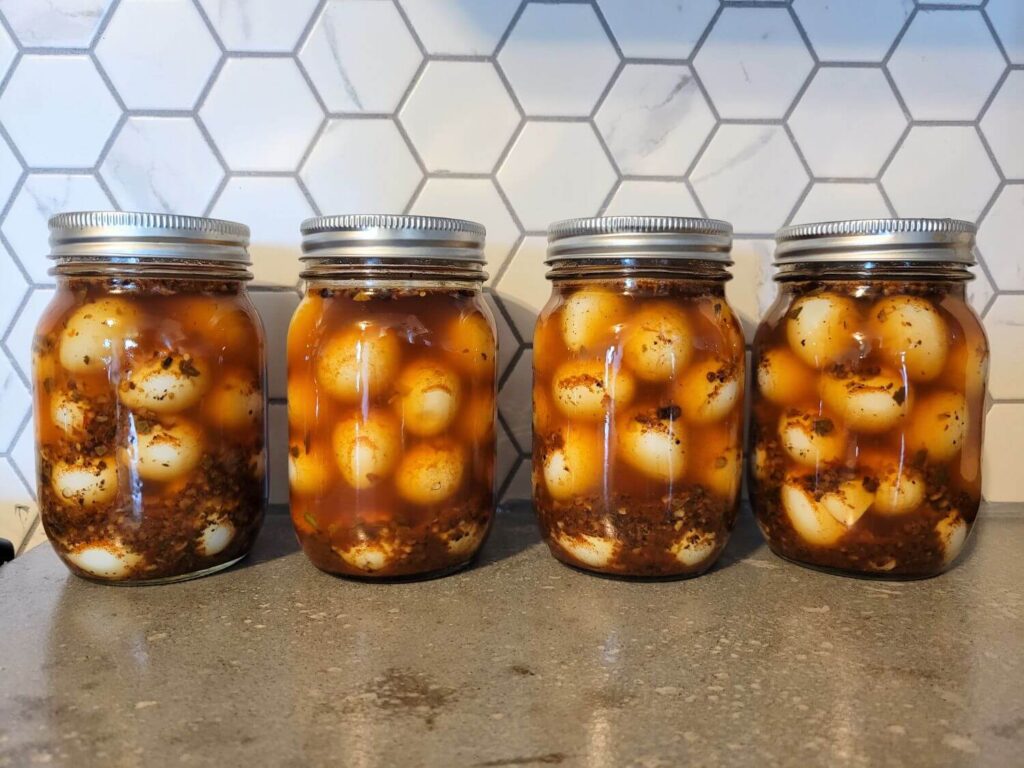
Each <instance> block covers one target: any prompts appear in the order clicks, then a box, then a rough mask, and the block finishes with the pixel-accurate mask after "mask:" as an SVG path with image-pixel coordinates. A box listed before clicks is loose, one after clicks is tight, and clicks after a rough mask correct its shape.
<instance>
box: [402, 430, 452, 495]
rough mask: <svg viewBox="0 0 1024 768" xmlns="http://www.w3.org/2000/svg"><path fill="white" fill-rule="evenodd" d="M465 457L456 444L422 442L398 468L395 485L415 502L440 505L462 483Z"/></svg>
mask: <svg viewBox="0 0 1024 768" xmlns="http://www.w3.org/2000/svg"><path fill="white" fill-rule="evenodd" d="M464 475H465V458H464V457H463V453H462V449H461V448H460V447H459V446H458V445H457V444H455V443H449V442H442V443H439V444H437V445H431V444H426V443H421V444H420V445H417V446H416V447H414V448H412V449H411V450H409V451H407V452H406V454H405V456H404V457H403V458H402V463H401V466H400V467H399V469H398V476H397V478H396V481H395V486H396V487H397V488H398V493H399V494H400V495H401V496H402V498H404V499H406V500H407V501H411V502H412V503H413V504H422V505H429V504H440V503H441V502H442V501H444V500H445V499H448V498H450V497H451V496H453V495H454V494H455V493H456V492H457V491H458V490H459V487H460V486H461V485H462V478H463V476H464Z"/></svg>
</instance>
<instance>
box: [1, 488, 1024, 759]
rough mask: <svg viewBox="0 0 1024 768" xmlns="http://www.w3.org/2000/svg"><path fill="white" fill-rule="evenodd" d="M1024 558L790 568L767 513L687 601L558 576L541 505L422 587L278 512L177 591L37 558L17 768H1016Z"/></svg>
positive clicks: (18, 687) (23, 608) (20, 662)
mask: <svg viewBox="0 0 1024 768" xmlns="http://www.w3.org/2000/svg"><path fill="white" fill-rule="evenodd" d="M1022 549H1024V509H1022V508H1021V507H1020V506H1015V507H990V508H988V509H987V510H986V511H985V513H984V516H983V520H982V521H981V522H980V524H979V526H978V529H977V530H976V533H975V536H974V538H973V539H972V541H971V544H970V546H969V548H968V550H967V553H966V557H965V559H964V561H963V562H962V563H961V564H960V566H959V567H958V568H956V569H955V570H954V571H952V572H951V573H948V574H946V575H944V576H941V577H939V578H936V579H932V580H930V581H923V582H911V583H891V582H877V581H861V580H856V579H845V578H837V577H834V576H829V575H825V574H822V573H818V572H815V571H811V570H805V569H802V568H799V567H797V566H794V565H791V564H789V563H786V562H783V561H781V560H779V559H778V558H776V557H774V556H773V555H772V554H771V553H769V552H768V551H767V549H766V547H765V546H764V545H763V544H762V543H761V541H760V537H759V535H758V534H757V532H756V530H754V528H753V524H752V523H751V522H750V519H749V515H745V516H744V517H743V524H742V525H741V529H740V531H739V532H738V534H737V536H736V537H735V538H734V539H733V541H732V543H731V544H730V547H729V549H728V550H727V551H726V553H725V556H724V557H723V559H722V561H721V563H720V564H719V565H718V567H717V568H715V570H713V571H712V572H711V573H709V574H708V575H705V576H702V577H700V578H697V579H693V580H690V581H683V582H671V583H630V582H622V581H613V580H608V579H601V578H596V577H593V576H589V575H586V574H582V573H578V572H576V571H572V570H569V569H568V568H566V567H564V566H561V565H559V564H558V563H556V562H555V561H554V560H553V559H552V558H551V557H550V556H549V555H548V553H547V551H546V548H545V547H544V546H543V545H542V544H540V543H539V540H538V534H537V531H536V528H535V526H534V524H533V520H532V517H531V516H530V513H529V511H528V510H524V509H520V510H513V511H510V512H508V513H506V514H503V515H500V516H499V520H498V525H497V528H496V530H495V533H494V536H493V537H492V538H491V540H490V541H489V542H488V544H487V546H486V548H485V550H484V553H483V556H482V558H481V561H480V562H479V564H478V565H476V567H474V568H472V569H471V570H468V571H465V572H463V573H461V574H458V575H455V576H452V577H449V578H446V579H441V580H437V581H431V582H420V583H411V584H389V585H381V584H363V583H353V582H349V581H342V580H339V579H336V578H332V577H330V576H327V575H324V574H322V573H320V572H318V571H316V570H315V569H314V568H313V567H312V566H311V565H310V564H309V563H308V562H307V561H306V560H305V558H304V557H303V555H302V554H301V553H299V552H298V551H297V549H296V545H295V544H294V540H293V537H292V535H291V532H290V529H289V528H288V522H287V519H286V518H282V517H280V516H278V517H272V518H271V519H270V521H269V522H268V525H267V528H266V529H265V531H264V533H263V535H262V537H261V539H260V542H259V544H258V545H257V550H256V552H255V553H254V556H253V557H251V558H250V560H249V561H248V562H247V563H246V564H245V565H244V566H243V567H237V568H235V569H233V570H231V571H228V572H226V573H223V574H220V575H218V576H214V577H210V578H207V579H203V580H200V581H193V582H188V583H184V584H177V585H172V586H164V587H150V588H140V589H116V588H112V587H106V586H100V585H94V584H90V583H86V582H83V581H80V580H78V579H76V578H74V577H72V576H70V575H69V574H68V573H67V572H66V571H65V570H64V568H63V567H62V566H61V565H60V563H59V562H58V561H57V558H56V557H55V556H54V554H53V552H52V551H51V550H50V548H49V546H44V547H40V548H39V549H38V550H36V551H33V552H31V553H29V554H28V555H26V556H24V557H22V558H20V559H18V560H17V561H15V562H14V563H12V564H10V565H8V566H4V568H3V569H2V570H0V615H2V616H3V617H5V618H4V628H3V631H2V632H0V766H8V765H10V766H23V765H32V764H34V763H37V762H38V763H48V764H50V765H74V766H83V767H88V766H104V768H109V767H110V766H155V765H184V766H207V765H209V766H234V765H253V766H256V765H259V766H264V765H282V766H310V765H311V766H320V765H325V766H326V765H342V766H359V768H370V767H375V766H382V767H383V766H388V767H391V766H406V765H409V766H533V765H540V766H543V765H563V766H597V767H599V768H603V767H604V766H616V767H617V766H644V767H645V768H648V767H653V766H676V765H684V764H685V765H692V766H716V765H757V766H777V765H786V766H789V765H792V766H808V765H829V766H835V765H839V766H843V765H854V766H861V765H863V766H903V765H906V766H922V765H928V766H933V765H938V766H946V765H948V766H954V765H955V766H960V765H991V766H1012V765H1020V764H1021V762H1022V761H1024V693H1022V692H1024V653H1022V650H1024V639H1022V638H1024V620H1022V615H1024V586H1022V585H1024V557H1022V556H1021V551H1022ZM16 609H17V610H16ZM12 616H17V617H18V618H17V619H16V620H14V621H12V620H11V619H10V617H12Z"/></svg>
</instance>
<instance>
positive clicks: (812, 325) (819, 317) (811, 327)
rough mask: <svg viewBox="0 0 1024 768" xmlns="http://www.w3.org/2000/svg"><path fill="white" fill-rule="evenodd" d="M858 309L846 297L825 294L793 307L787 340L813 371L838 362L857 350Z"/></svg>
mask: <svg viewBox="0 0 1024 768" xmlns="http://www.w3.org/2000/svg"><path fill="white" fill-rule="evenodd" d="M858 321H859V317H858V312H857V305H856V303H855V302H854V301H853V300H852V299H849V298H847V297H845V296H837V295H836V294H834V293H821V294H817V295H815V296H805V297H803V298H801V299H798V300H797V301H795V302H794V303H793V306H792V307H791V308H790V310H789V313H788V314H787V316H786V338H787V340H788V341H789V347H790V349H791V350H793V353H794V354H795V355H796V356H797V357H799V358H800V359H801V360H803V361H804V362H805V363H806V364H807V365H809V366H811V367H812V368H824V367H825V366H826V365H828V364H830V363H835V362H838V361H839V360H840V359H842V357H843V356H844V355H847V354H848V353H849V352H851V351H852V350H853V349H855V348H856V346H857V339H856V337H855V336H854V333H855V332H856V331H857V326H858V324H859V323H858Z"/></svg>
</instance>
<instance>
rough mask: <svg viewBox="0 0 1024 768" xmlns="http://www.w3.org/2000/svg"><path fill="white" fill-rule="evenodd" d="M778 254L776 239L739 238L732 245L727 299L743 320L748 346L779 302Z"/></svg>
mask: <svg viewBox="0 0 1024 768" xmlns="http://www.w3.org/2000/svg"><path fill="white" fill-rule="evenodd" d="M774 253H775V241H774V240H768V239H763V238H736V239H735V240H733V243H732V260H733V262H734V263H733V266H732V267H730V268H729V271H730V272H731V273H732V280H730V281H729V282H727V283H726V284H725V296H726V299H727V300H728V302H729V306H731V307H732V309H733V311H734V312H735V313H736V314H737V315H738V316H739V318H740V323H741V324H742V325H743V334H744V336H746V339H747V343H748V344H749V343H750V342H751V341H753V339H754V332H755V331H757V324H758V323H759V322H760V320H761V318H762V317H763V316H764V314H765V312H767V311H768V308H769V307H770V306H771V305H772V302H773V301H775V293H776V291H775V283H774V282H772V276H773V275H774V274H775V270H774V268H773V267H772V263H773V255H774Z"/></svg>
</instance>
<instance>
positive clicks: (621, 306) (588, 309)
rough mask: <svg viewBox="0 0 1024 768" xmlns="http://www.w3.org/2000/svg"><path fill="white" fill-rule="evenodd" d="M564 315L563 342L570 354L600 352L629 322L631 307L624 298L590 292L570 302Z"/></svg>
mask: <svg viewBox="0 0 1024 768" xmlns="http://www.w3.org/2000/svg"><path fill="white" fill-rule="evenodd" d="M560 311H561V313H562V338H563V339H564V340H565V345H566V346H567V347H568V348H569V350H570V351H572V352H579V351H581V350H590V351H597V347H599V346H601V347H603V343H604V342H607V341H609V340H610V339H612V338H613V337H614V335H615V333H616V331H617V328H618V327H619V326H620V325H621V323H622V322H623V321H624V320H625V319H626V312H627V304H626V301H625V299H624V298H623V297H622V296H619V295H617V294H614V293H608V292H606V291H599V290H594V289H590V288H588V289H584V290H582V291H577V292H576V293H574V294H572V295H571V296H570V297H569V298H567V299H566V300H565V303H564V304H563V305H562V307H561V310H560Z"/></svg>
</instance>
